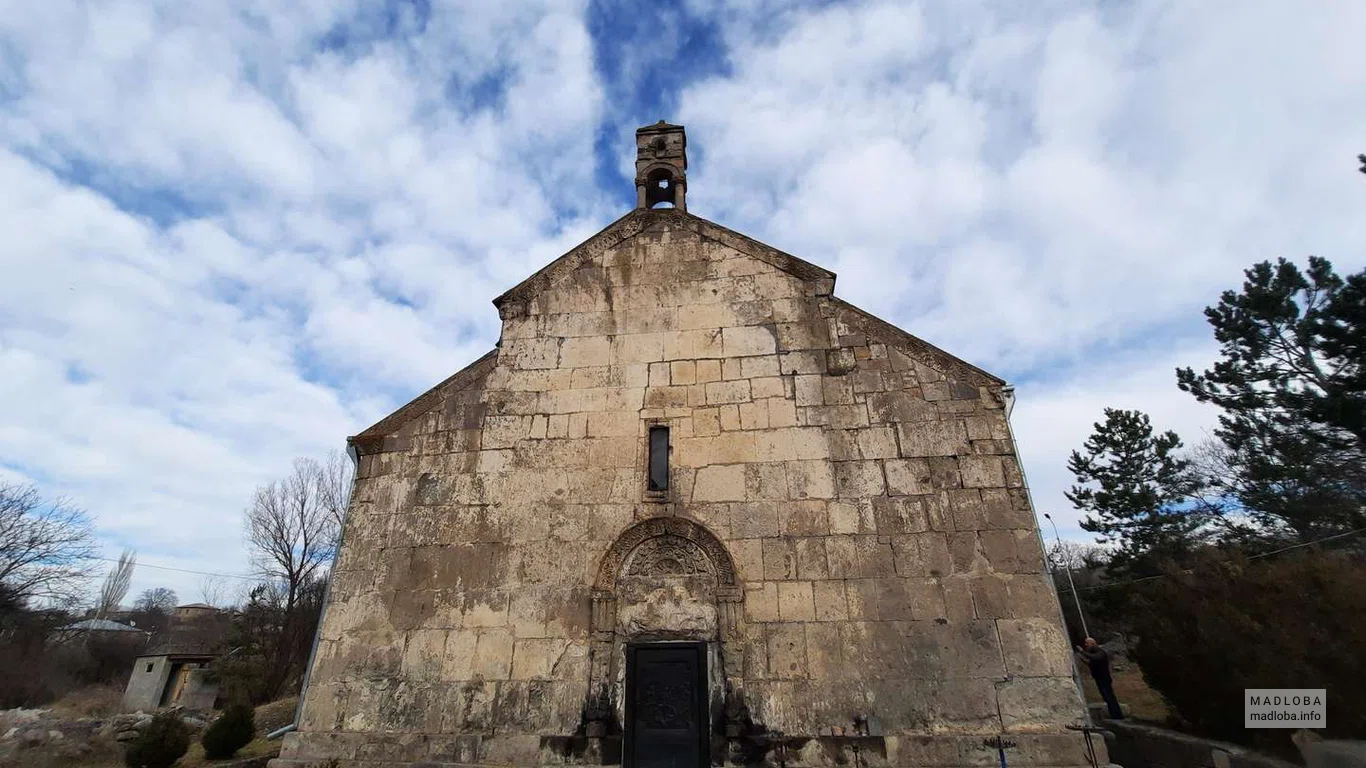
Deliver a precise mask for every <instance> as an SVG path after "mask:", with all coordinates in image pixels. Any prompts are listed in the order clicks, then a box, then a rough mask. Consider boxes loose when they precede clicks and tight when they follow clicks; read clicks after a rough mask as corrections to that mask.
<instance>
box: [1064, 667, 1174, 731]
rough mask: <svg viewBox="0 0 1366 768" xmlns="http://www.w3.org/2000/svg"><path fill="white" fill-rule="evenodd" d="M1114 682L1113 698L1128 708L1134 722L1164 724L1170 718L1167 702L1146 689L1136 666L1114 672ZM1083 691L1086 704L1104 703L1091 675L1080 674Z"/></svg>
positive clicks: (1154, 692)
mask: <svg viewBox="0 0 1366 768" xmlns="http://www.w3.org/2000/svg"><path fill="white" fill-rule="evenodd" d="M1111 674H1112V675H1113V677H1114V681H1115V698H1117V699H1119V703H1120V704H1124V705H1125V706H1127V707H1129V714H1130V716H1132V717H1133V718H1134V719H1135V720H1145V721H1147V722H1150V723H1158V724H1165V723H1167V722H1168V720H1169V719H1170V718H1171V709H1170V708H1169V707H1168V706H1167V702H1165V701H1163V700H1162V695H1161V694H1159V693H1158V692H1157V691H1154V690H1153V689H1152V688H1150V687H1148V683H1147V681H1145V680H1144V679H1143V673H1142V672H1141V671H1139V669H1138V665H1137V664H1129V665H1128V667H1127V668H1126V669H1123V670H1115V671H1114V672H1113V673H1111ZM1081 676H1082V678H1083V680H1084V684H1085V689H1086V700H1087V701H1088V702H1095V703H1101V702H1103V701H1104V699H1102V698H1101V697H1100V691H1099V690H1098V689H1097V688H1096V681H1094V680H1092V679H1091V675H1090V674H1088V673H1086V672H1082V674H1081Z"/></svg>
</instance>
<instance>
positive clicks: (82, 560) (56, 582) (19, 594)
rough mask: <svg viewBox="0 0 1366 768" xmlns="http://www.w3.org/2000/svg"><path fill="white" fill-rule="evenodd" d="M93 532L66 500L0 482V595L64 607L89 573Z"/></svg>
mask: <svg viewBox="0 0 1366 768" xmlns="http://www.w3.org/2000/svg"><path fill="white" fill-rule="evenodd" d="M94 555H95V547H94V527H93V525H92V524H91V522H90V518H89V517H88V516H87V515H86V513H85V511H84V510H82V509H80V508H79V507H76V506H74V505H72V504H71V503H70V502H68V501H66V500H65V499H61V498H58V499H52V500H49V501H44V500H43V498H42V497H41V495H39V493H38V490H37V489H36V488H34V487H33V486H29V485H16V484H13V483H0V590H2V591H3V592H4V593H5V596H6V597H7V599H10V600H15V601H17V602H19V603H27V602H30V601H47V602H53V603H65V604H69V603H72V602H75V601H76V600H78V599H79V597H80V592H81V588H82V586H83V583H84V581H85V579H87V578H88V577H89V576H90V575H91V572H92V558H93V557H94Z"/></svg>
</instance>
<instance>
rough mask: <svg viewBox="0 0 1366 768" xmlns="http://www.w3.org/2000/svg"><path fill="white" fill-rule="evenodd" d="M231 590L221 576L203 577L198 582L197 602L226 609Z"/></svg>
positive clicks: (230, 586)
mask: <svg viewBox="0 0 1366 768" xmlns="http://www.w3.org/2000/svg"><path fill="white" fill-rule="evenodd" d="M232 589H233V587H232V585H231V584H229V583H228V580H227V579H225V578H223V577H222V576H205V577H204V578H202V579H200V580H199V601H200V602H201V603H204V604H205V605H212V606H213V607H215V608H226V607H228V604H229V602H230V598H229V597H228V596H229V595H230V594H231V593H232Z"/></svg>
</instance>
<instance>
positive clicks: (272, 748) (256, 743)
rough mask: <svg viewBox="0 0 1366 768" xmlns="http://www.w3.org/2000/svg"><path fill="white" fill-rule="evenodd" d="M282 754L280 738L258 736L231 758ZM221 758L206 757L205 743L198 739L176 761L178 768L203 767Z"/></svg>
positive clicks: (217, 761) (215, 762)
mask: <svg viewBox="0 0 1366 768" xmlns="http://www.w3.org/2000/svg"><path fill="white" fill-rule="evenodd" d="M279 754H280V740H279V739H276V740H275V741H266V739H265V737H264V736H258V737H257V738H256V739H255V740H253V741H252V742H251V743H250V744H248V745H246V746H245V747H242V748H241V749H239V750H237V754H235V755H233V756H232V757H231V758H230V759H232V760H242V759H244V758H248V757H276V756H278V755H279ZM219 762H223V761H219V760H209V759H206V758H205V757H204V745H203V744H200V743H199V741H198V740H197V739H196V740H195V741H194V742H193V743H191V744H190V751H189V752H186V753H185V756H184V757H182V758H180V759H179V760H177V761H176V768H201V766H211V765H215V764H217V763H219Z"/></svg>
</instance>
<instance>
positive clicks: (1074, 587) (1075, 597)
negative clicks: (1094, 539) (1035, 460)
mask: <svg viewBox="0 0 1366 768" xmlns="http://www.w3.org/2000/svg"><path fill="white" fill-rule="evenodd" d="M1043 516H1044V517H1046V518H1048V522H1050V523H1052V524H1053V537H1054V538H1055V539H1057V540H1058V554H1062V536H1061V535H1060V534H1059V533H1058V523H1057V521H1055V520H1054V519H1053V516H1052V515H1050V514H1048V513H1047V512H1045V513H1043ZM1053 567H1054V573H1056V572H1057V565H1054V566H1053ZM1067 585H1068V586H1069V587H1071V588H1072V600H1074V601H1075V602H1076V604H1077V618H1079V619H1081V632H1082V634H1083V635H1084V636H1086V637H1090V636H1091V631H1090V630H1089V629H1087V628H1086V614H1084V613H1082V611H1081V596H1080V595H1078V594H1077V583H1076V582H1075V581H1072V566H1071V564H1068V565H1067Z"/></svg>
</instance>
